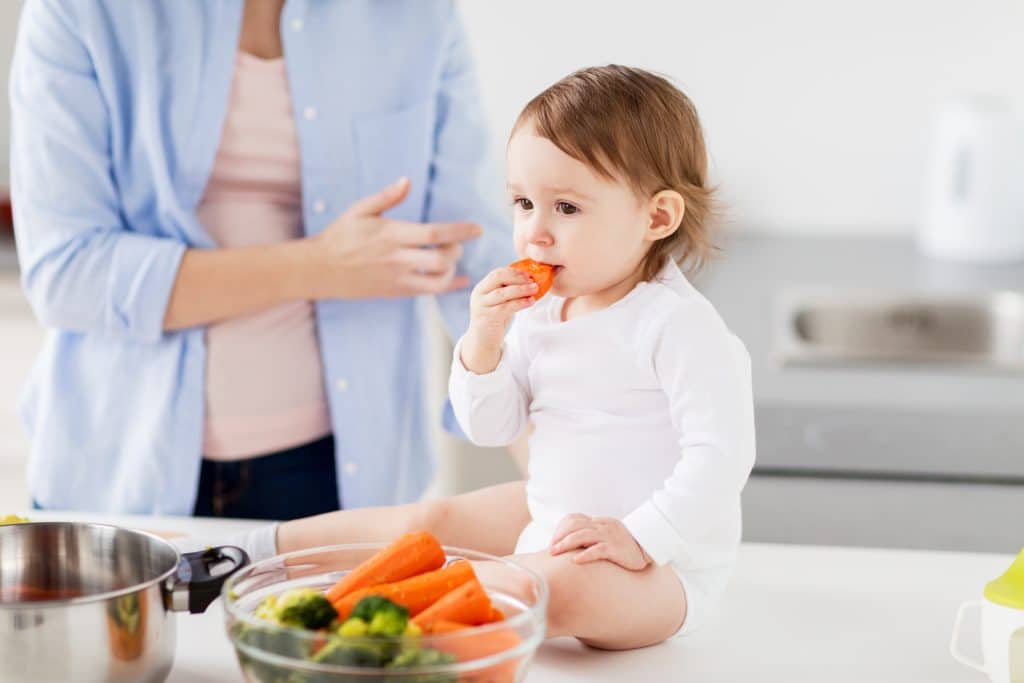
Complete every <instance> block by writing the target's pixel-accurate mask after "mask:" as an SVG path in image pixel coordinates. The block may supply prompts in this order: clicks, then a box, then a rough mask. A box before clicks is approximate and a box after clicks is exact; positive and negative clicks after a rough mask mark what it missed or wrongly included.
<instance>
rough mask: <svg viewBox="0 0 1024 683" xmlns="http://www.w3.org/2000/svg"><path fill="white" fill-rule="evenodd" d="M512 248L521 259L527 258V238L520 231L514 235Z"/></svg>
mask: <svg viewBox="0 0 1024 683" xmlns="http://www.w3.org/2000/svg"><path fill="white" fill-rule="evenodd" d="M512 246H513V247H514V248H515V250H516V254H517V255H518V256H519V258H526V238H525V237H523V235H522V233H521V232H520V231H519V230H516V231H515V232H513V233H512Z"/></svg>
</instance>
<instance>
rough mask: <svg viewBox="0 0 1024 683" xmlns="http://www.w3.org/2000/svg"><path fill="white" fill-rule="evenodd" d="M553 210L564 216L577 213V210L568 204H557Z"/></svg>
mask: <svg viewBox="0 0 1024 683" xmlns="http://www.w3.org/2000/svg"><path fill="white" fill-rule="evenodd" d="M555 209H557V210H558V211H559V212H561V213H564V214H565V215H566V216H571V215H573V214H574V213H576V212H577V211H579V209H578V208H576V207H575V206H573V205H572V204H570V203H569V202H558V203H557V204H555Z"/></svg>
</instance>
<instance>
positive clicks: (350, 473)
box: [341, 460, 359, 477]
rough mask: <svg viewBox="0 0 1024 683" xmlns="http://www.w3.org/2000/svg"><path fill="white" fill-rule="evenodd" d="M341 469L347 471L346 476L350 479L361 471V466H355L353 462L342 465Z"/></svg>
mask: <svg viewBox="0 0 1024 683" xmlns="http://www.w3.org/2000/svg"><path fill="white" fill-rule="evenodd" d="M341 468H342V469H343V470H344V471H345V474H347V475H348V476H350V477H354V476H355V474H356V472H358V471H359V465H357V464H355V463H354V462H352V461H351V460H349V461H348V462H346V463H345V464H344V465H342V466H341Z"/></svg>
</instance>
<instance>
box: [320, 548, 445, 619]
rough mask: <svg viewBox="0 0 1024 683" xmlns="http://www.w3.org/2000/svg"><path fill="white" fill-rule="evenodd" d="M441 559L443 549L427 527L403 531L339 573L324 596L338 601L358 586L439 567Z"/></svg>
mask: <svg viewBox="0 0 1024 683" xmlns="http://www.w3.org/2000/svg"><path fill="white" fill-rule="evenodd" d="M444 561H445V555H444V550H442V549H441V544H440V543H438V542H437V539H436V538H434V537H433V536H432V535H431V534H429V533H427V532H426V531H417V532H414V533H411V534H405V535H404V536H402V537H401V538H399V539H398V540H396V541H395V542H394V543H392V544H391V545H389V546H388V547H386V548H384V549H383V550H381V551H380V552H378V553H376V554H375V555H374V556H373V557H371V558H369V559H367V560H366V561H364V562H362V563H361V564H360V565H359V566H358V567H356V568H355V569H353V570H352V571H350V572H349V573H348V574H346V575H345V576H343V577H341V579H340V580H339V581H338V582H337V583H336V584H334V585H333V586H331V587H330V589H329V590H328V591H327V599H328V600H330V601H331V602H337V601H338V600H340V599H341V598H343V597H345V596H346V595H348V594H349V593H351V592H353V591H356V590H359V589H360V588H368V587H369V586H377V585H380V584H382V583H393V582H395V581H401V580H402V579H407V578H409V577H411V576H416V575H417V574H422V573H423V572H429V571H431V570H434V569H439V568H441V567H443V566H444Z"/></svg>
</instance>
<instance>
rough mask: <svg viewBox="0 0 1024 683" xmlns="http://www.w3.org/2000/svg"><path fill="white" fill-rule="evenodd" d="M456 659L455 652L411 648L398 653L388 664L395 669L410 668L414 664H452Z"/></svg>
mask: <svg viewBox="0 0 1024 683" xmlns="http://www.w3.org/2000/svg"><path fill="white" fill-rule="evenodd" d="M455 661H456V657H455V655H453V654H449V653H447V652H441V651H440V650H432V649H430V648H422V649H420V648H410V649H408V650H403V651H401V652H399V653H398V656H397V657H395V658H394V659H393V660H392V661H391V663H390V664H389V665H388V666H390V667H392V668H395V669H408V668H411V667H414V666H437V665H438V664H451V663H453V662H455Z"/></svg>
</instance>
